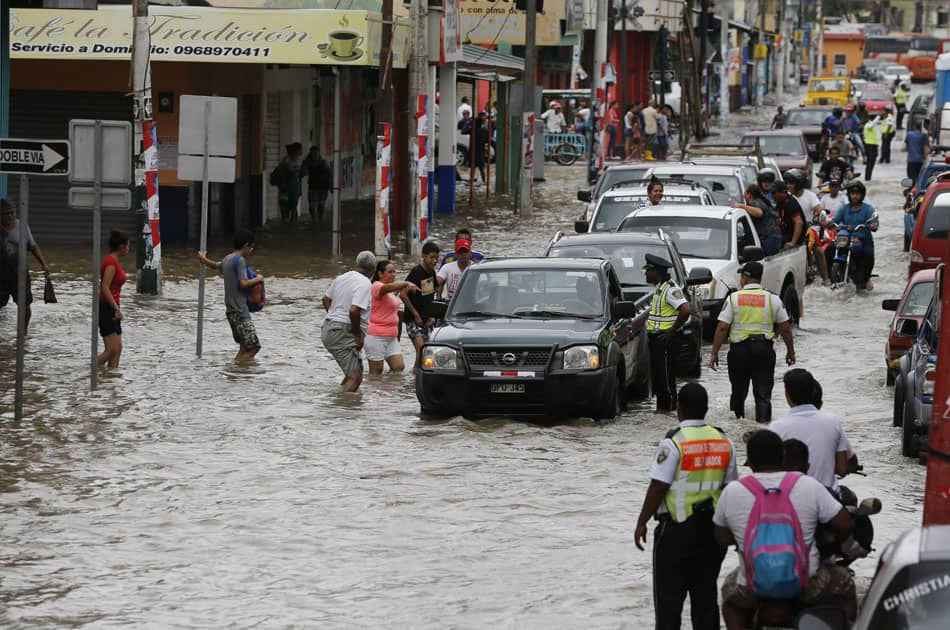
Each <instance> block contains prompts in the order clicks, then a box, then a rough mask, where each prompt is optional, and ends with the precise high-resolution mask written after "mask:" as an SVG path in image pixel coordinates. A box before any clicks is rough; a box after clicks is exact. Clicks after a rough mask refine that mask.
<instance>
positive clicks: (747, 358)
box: [726, 339, 775, 423]
mask: <svg viewBox="0 0 950 630" xmlns="http://www.w3.org/2000/svg"><path fill="white" fill-rule="evenodd" d="M726 360H727V361H728V362H729V382H730V383H732V396H731V397H730V398H729V408H730V409H732V410H733V411H734V412H735V414H736V417H737V418H742V417H745V399H746V396H747V395H748V394H749V383H750V382H751V383H752V397H753V398H754V399H755V420H756V422H763V423H764V422H770V421H771V420H772V386H773V385H774V384H775V349H774V348H772V342H771V341H769V340H767V339H750V340H747V341H743V342H740V343H734V344H731V345H730V346H729V354H728V355H727V357H726Z"/></svg>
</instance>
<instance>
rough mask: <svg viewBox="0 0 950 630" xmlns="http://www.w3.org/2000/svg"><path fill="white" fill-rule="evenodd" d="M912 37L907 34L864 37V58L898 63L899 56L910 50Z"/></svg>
mask: <svg viewBox="0 0 950 630" xmlns="http://www.w3.org/2000/svg"><path fill="white" fill-rule="evenodd" d="M912 39H913V38H912V37H908V36H907V35H878V36H873V37H866V38H865V39H864V57H865V59H881V60H883V61H892V62H894V63H900V56H901V55H904V54H907V52H908V51H909V50H910V45H911V40H912Z"/></svg>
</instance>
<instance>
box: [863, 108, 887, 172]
mask: <svg viewBox="0 0 950 630" xmlns="http://www.w3.org/2000/svg"><path fill="white" fill-rule="evenodd" d="M882 125H883V123H882V122H881V117H880V116H879V115H878V116H875V117H874V118H872V119H871V120H869V121H867V122H866V123H864V179H865V180H866V181H871V174H872V173H873V172H874V162H876V161H877V148H878V147H879V146H880V145H881V127H882Z"/></svg>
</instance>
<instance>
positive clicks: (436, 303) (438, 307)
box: [429, 300, 449, 319]
mask: <svg viewBox="0 0 950 630" xmlns="http://www.w3.org/2000/svg"><path fill="white" fill-rule="evenodd" d="M448 306H449V305H448V302H445V301H444V300H432V304H430V305H429V317H434V318H435V319H443V318H445V312H446V311H447V310H448Z"/></svg>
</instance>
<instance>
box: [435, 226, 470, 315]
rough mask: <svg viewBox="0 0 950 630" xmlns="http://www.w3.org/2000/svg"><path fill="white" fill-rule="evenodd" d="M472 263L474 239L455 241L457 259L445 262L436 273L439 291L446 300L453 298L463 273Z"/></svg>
mask: <svg viewBox="0 0 950 630" xmlns="http://www.w3.org/2000/svg"><path fill="white" fill-rule="evenodd" d="M471 264H472V241H470V240H468V239H467V238H460V239H458V240H457V241H455V260H453V261H452V262H450V263H445V264H444V265H442V266H441V267H440V268H439V273H438V274H437V275H436V278H437V280H436V281H437V282H438V283H439V288H438V291H439V293H440V294H441V295H442V297H443V298H444V299H445V300H451V299H452V296H453V295H455V290H456V289H458V286H459V281H460V280H461V279H462V274H463V273H465V270H466V269H468V268H469V266H470V265H471Z"/></svg>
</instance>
